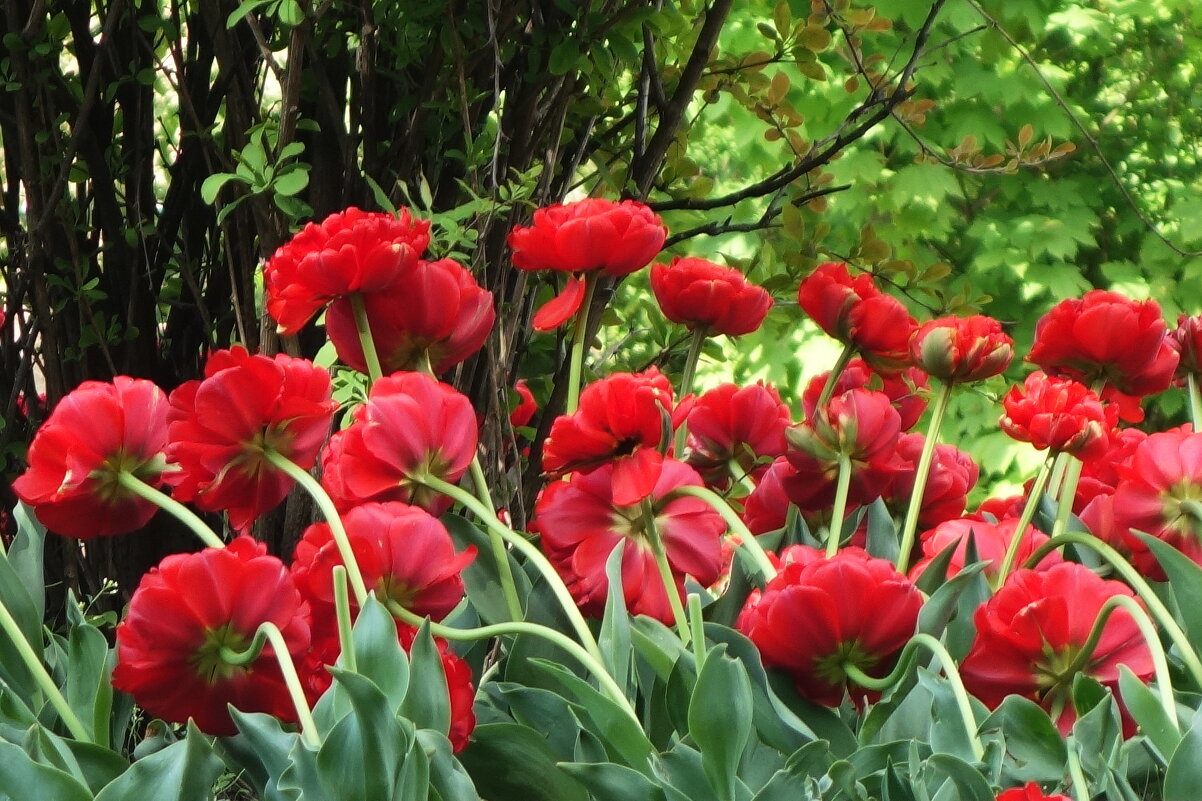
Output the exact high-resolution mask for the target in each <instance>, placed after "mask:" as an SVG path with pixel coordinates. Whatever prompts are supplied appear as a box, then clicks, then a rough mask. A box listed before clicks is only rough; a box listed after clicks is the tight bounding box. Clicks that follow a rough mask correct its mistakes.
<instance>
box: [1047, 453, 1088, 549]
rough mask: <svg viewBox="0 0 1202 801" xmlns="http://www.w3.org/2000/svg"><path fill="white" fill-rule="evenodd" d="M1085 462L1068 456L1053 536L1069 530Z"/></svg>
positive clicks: (1057, 502)
mask: <svg viewBox="0 0 1202 801" xmlns="http://www.w3.org/2000/svg"><path fill="white" fill-rule="evenodd" d="M1082 467H1084V462H1082V461H1081V460H1080V459H1078V458H1076V457H1074V456H1070V457H1068V469H1067V470H1065V473H1064V484H1063V485H1061V487H1060V495H1059V496H1058V497H1057V501H1056V522H1055V524H1054V525H1053V526H1052V536H1053V537H1055V536H1058V535H1060V534H1063V533H1064V532H1065V531H1067V530H1068V519H1069V518H1070V517H1072V515H1073V501H1075V500H1076V499H1077V485H1078V484H1079V483H1080V481H1081V468H1082Z"/></svg>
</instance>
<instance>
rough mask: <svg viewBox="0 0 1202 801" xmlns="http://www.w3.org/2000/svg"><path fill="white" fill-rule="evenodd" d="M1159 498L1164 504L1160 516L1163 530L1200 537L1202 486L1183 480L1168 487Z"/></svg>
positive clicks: (1186, 479)
mask: <svg viewBox="0 0 1202 801" xmlns="http://www.w3.org/2000/svg"><path fill="white" fill-rule="evenodd" d="M1160 497H1161V501H1162V503H1163V504H1164V506H1163V507H1162V511H1161V515H1162V516H1163V518H1164V521H1165V528H1168V529H1172V530H1173V531H1178V532H1181V533H1183V534H1193V535H1195V536H1202V486H1199V485H1197V484H1194V483H1193V482H1191V481H1190V480H1189V479H1188V478H1185V479H1182V480H1181V481H1178V482H1177V483H1176V484H1174V485H1172V486H1171V487H1169V488H1168V490H1167V491H1165V492H1163V493H1162V494H1161V496H1160Z"/></svg>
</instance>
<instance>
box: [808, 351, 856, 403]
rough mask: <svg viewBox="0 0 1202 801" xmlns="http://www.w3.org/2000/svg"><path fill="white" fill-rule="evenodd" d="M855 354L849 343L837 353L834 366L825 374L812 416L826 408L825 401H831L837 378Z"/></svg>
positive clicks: (837, 381)
mask: <svg viewBox="0 0 1202 801" xmlns="http://www.w3.org/2000/svg"><path fill="white" fill-rule="evenodd" d="M855 354H856V349H855V347H854V346H853V345H852V344H851V343H850V342H848V343H845V344H844V345H843V350H841V351H839V358H837V359H835V364H834V366H833V367H831V371H830V372H829V373H827V376H826V383H825V384H823V385H822V394H821V395H819V396H818V403H816V404H815V405H814V414H820V413H821V411H822V410H823V409H825V408H826V404H827V401H829V400H830V399H831V395H834V394H835V385H836V384H838V383H839V376H841V375H843V371H844V370H845V369H847V365H848V363H849V362H851V357H852V356H854V355H855Z"/></svg>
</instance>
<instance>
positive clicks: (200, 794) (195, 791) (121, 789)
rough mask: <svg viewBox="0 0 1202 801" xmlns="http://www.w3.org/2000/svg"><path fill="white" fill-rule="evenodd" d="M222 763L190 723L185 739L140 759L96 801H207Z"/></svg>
mask: <svg viewBox="0 0 1202 801" xmlns="http://www.w3.org/2000/svg"><path fill="white" fill-rule="evenodd" d="M221 767H222V766H221V760H220V759H218V758H217V757H216V755H214V754H213V747H212V745H210V743H209V741H208V740H207V739H206V738H205V736H204V735H203V734H201V733H200V731H199V730H198V729H197V728H196V726H195V725H194V724H192V723H189V724H188V733H187V735H186V736H185V737H184V739H182V740H180V741H178V742H175V743H172V744H171V745H169V746H167V747H166V748H164V749H163V750H162V751H158V752H156V753H153V754H151V755H150V756H148V757H144V758H143V759H139V760H137V761H136V762H134V764H133V765H132V766H131V767H130V769H129V770H127V771H125V773H123V774H121V775H120V776H119V777H117V778H116V779H115V780H114V781H112V782H111V783H110V784H108V785H107V786H106V787H105V788H104V789H103V790H101V791H100V792H99V793H97V794H96V801H141V799H147V798H153V799H155V801H209V799H210V798H211V797H212V788H213V782H215V781H217V777H218V776H219V775H220V774H221Z"/></svg>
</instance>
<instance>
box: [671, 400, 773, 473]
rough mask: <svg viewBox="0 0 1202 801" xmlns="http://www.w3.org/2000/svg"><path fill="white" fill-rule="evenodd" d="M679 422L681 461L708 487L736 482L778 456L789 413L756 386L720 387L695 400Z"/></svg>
mask: <svg viewBox="0 0 1202 801" xmlns="http://www.w3.org/2000/svg"><path fill="white" fill-rule="evenodd" d="M685 419H686V421H687V424H688V456H687V458H686V459H685V461H687V462H688V463H689V464H690V465H692V466H693V467H695V468H696V469H697V470H698V471H699V472H701V474H702V476H703V477H705V478H706V479H707V482H708V483H711V484H712V483H714V482H715V481H718V482H725V481H729V480H730V479H732V478H733V479H738V478H740V477H742V476H745V475H747V474H749V473H751V472H752V470H753V469H754V468H755V466H756V465H757V464H758V463H759V462H761V461H767V460H770V459H775V458H776V457H778V456H783V455H784V453H785V447H786V443H785V429H786V428H787V427H788V426H789V425H790V424H791V423H792V420H791V419H790V414H789V407H788V406H786V405H785V404H784V403H782V402H781V399H780V395H779V394H778V393H777V391H776V390H775V389H773V388H772V387H770V386H766V385H764V384H762V383H759V384H752V385H751V386H747V387H738V386H735V385H734V384H721V385H719V386H717V387H715V388H714V389H711V390H709V391H708V392H706V393H704V394H703V395H702V396H701V397H699V398H698V399H697V400H696V402H695V403H694V404H693V405H692V407H691V408H690V409H689V413H688V415H687V416H686V418H685ZM732 472H733V473H735V475H732Z"/></svg>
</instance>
